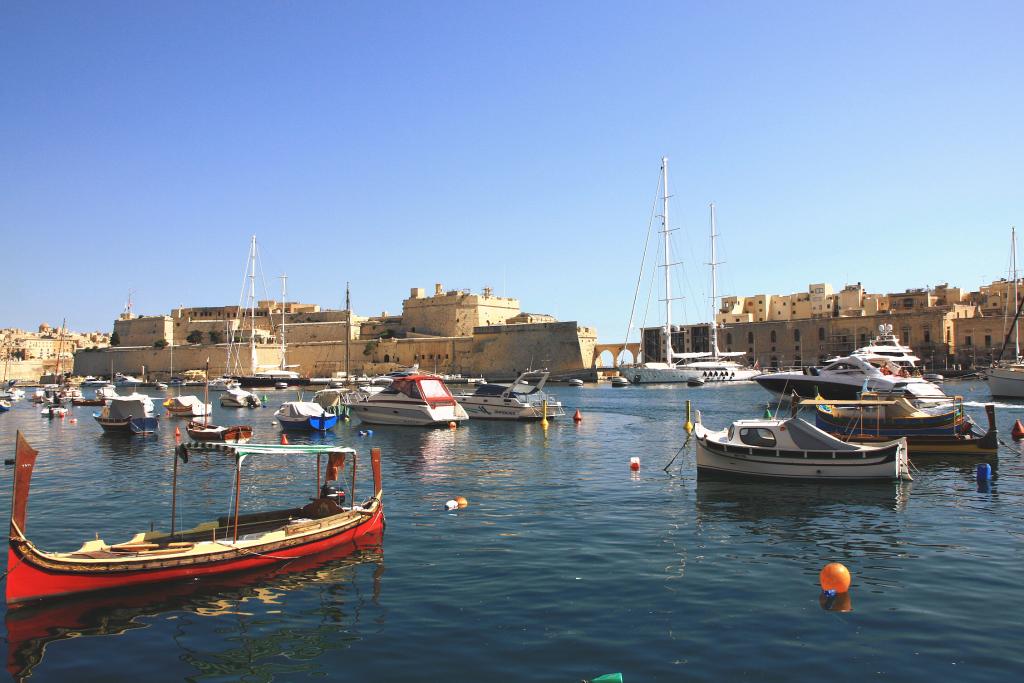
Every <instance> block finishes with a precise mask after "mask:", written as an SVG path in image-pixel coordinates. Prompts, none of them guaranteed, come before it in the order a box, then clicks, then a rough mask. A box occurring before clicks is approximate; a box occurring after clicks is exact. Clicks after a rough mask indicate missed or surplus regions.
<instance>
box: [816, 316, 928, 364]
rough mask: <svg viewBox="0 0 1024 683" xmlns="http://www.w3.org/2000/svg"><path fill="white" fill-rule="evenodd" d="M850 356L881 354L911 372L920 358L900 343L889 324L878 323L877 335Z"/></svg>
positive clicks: (830, 360)
mask: <svg viewBox="0 0 1024 683" xmlns="http://www.w3.org/2000/svg"><path fill="white" fill-rule="evenodd" d="M850 355H851V356H863V357H873V356H881V357H883V358H888V359H889V361H890V362H891V363H892V364H893V365H895V366H897V367H898V368H901V369H904V370H906V371H907V372H909V373H911V374H913V373H914V372H916V371H917V369H918V364H919V363H920V362H921V359H920V358H919V357H917V356H916V355H914V350H913V349H912V348H910V347H909V346H905V345H903V344H901V343H900V340H899V338H898V337H897V336H896V334H895V333H894V332H893V328H892V325H891V324H888V323H887V324H885V325H879V326H878V336H877V337H875V338H874V339H872V340H871V342H870V343H869V344H868V345H867V346H862V347H860V348H859V349H854V350H853V352H852V353H851V354H850ZM834 360H839V357H838V356H837V357H836V358H830V359H828V360H827V361H825V362H826V363H831V362H832V361H834Z"/></svg>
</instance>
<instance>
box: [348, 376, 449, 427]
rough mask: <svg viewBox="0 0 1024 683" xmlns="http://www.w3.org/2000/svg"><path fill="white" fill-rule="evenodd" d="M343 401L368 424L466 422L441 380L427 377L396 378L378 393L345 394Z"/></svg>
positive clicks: (433, 424)
mask: <svg viewBox="0 0 1024 683" xmlns="http://www.w3.org/2000/svg"><path fill="white" fill-rule="evenodd" d="M345 400H346V402H347V405H348V406H349V409H350V410H351V411H352V412H353V413H355V414H356V415H358V416H359V418H360V419H361V420H362V421H363V422H366V423H369V424H390V425H416V426H442V425H447V424H448V423H450V422H461V421H463V420H468V419H469V415H468V414H467V413H466V410H465V409H464V408H463V407H462V406H460V405H459V403H458V401H456V400H455V397H454V396H452V393H451V392H450V391H449V390H448V387H447V385H445V383H444V381H443V380H441V379H440V378H438V377H433V376H430V375H408V376H405V377H396V378H393V379H392V381H391V384H390V385H388V387H387V388H386V389H384V390H383V391H381V392H379V393H376V394H373V395H362V396H360V395H359V394H346V395H345Z"/></svg>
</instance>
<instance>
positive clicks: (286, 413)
mask: <svg viewBox="0 0 1024 683" xmlns="http://www.w3.org/2000/svg"><path fill="white" fill-rule="evenodd" d="M274 417H276V418H277V421H278V423H279V424H280V425H281V429H284V430H285V431H316V432H326V431H327V430H328V429H330V428H331V427H333V426H334V425H335V424H337V423H338V416H337V415H333V414H331V413H328V412H327V411H326V410H324V409H323V406H321V405H320V404H318V403H313V402H311V401H285V402H284V403H283V404H282V405H281V407H280V408H278V409H277V411H276V412H275V413H274Z"/></svg>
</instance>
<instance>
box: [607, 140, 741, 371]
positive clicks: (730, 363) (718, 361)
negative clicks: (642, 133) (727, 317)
mask: <svg viewBox="0 0 1024 683" xmlns="http://www.w3.org/2000/svg"><path fill="white" fill-rule="evenodd" d="M661 173H662V189H663V195H662V234H663V236H664V247H663V250H662V251H663V254H664V256H665V263H664V265H663V266H662V267H663V268H664V271H665V326H664V328H663V330H662V336H663V337H664V340H663V341H664V358H665V360H664V361H662V362H644V363H638V364H635V365H632V366H621V367H619V373H620V374H621V375H622V376H623V377H625V378H627V379H628V380H629V381H630V382H632V383H634V384H655V383H658V384H660V383H687V382H695V383H696V381H697V380H700V381H701V382H705V383H706V382H742V381H748V380H752V379H753V378H754V377H755V376H756V375H758V374H759V371H758V370H755V369H753V368H750V367H748V366H746V365H745V364H743V363H739V362H737V360H734V359H738V358H741V357H743V356H745V355H746V354H745V353H743V352H742V351H737V352H722V351H719V350H718V323H717V321H716V319H715V315H716V312H717V310H716V309H717V306H716V302H717V301H718V292H717V276H718V273H717V267H718V261H717V259H716V240H717V238H718V233H717V229H716V222H715V205H714V204H711V205H710V210H711V261H710V266H711V302H712V305H711V309H712V310H711V323H710V326H709V327H710V330H709V331H710V339H709V344H708V348H709V351H707V352H698V353H677V352H675V351H674V350H673V349H672V333H673V331H674V329H673V327H672V294H671V291H672V289H671V286H670V275H669V273H670V266H671V265H672V263H671V260H670V252H669V233H670V232H671V230H670V229H669V221H668V196H669V195H668V159H667V158H663V159H662V160H661ZM630 327H632V320H631V321H630Z"/></svg>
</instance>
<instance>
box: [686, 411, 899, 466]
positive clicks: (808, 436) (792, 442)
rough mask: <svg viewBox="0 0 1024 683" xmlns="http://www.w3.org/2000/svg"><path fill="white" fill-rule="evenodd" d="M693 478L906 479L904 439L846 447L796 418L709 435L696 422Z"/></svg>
mask: <svg viewBox="0 0 1024 683" xmlns="http://www.w3.org/2000/svg"><path fill="white" fill-rule="evenodd" d="M693 434H694V436H695V437H696V439H697V475H698V476H701V475H704V476H706V475H727V476H741V477H761V478H773V479H802V480H815V481H849V480H862V479H905V480H910V479H911V476H910V469H909V461H908V459H907V441H906V439H897V440H893V441H889V442H887V443H881V444H878V445H870V446H868V445H861V444H854V443H848V442H846V441H843V440H842V439H838V438H836V437H834V436H832V435H831V434H827V433H825V432H823V431H821V430H820V429H818V428H817V427H815V426H814V425H812V424H809V423H807V422H805V421H804V420H801V419H800V418H798V417H790V418H786V419H772V418H765V419H759V420H737V421H735V422H733V423H732V425H730V426H729V428H728V429H723V430H721V431H711V430H709V429H706V428H705V427H704V425H703V424H701V423H700V421H699V419H698V422H697V424H696V425H695V426H694V431H693Z"/></svg>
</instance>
